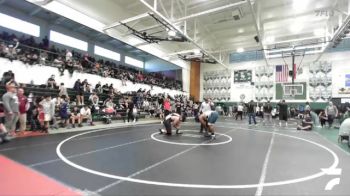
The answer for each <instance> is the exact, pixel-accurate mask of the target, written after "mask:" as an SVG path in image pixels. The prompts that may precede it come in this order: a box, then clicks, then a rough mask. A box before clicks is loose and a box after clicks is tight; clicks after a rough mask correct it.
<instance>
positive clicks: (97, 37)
mask: <svg viewBox="0 0 350 196" xmlns="http://www.w3.org/2000/svg"><path fill="white" fill-rule="evenodd" d="M1 5H2V6H7V7H9V8H12V9H15V10H17V11H20V12H23V13H24V14H26V15H28V16H30V17H35V18H38V19H41V20H45V21H48V23H49V24H51V25H52V26H58V27H63V28H65V29H68V30H70V31H72V32H76V33H79V34H82V35H84V36H86V37H87V38H88V39H89V40H90V41H93V42H96V43H102V44H103V45H104V46H105V47H108V48H110V49H115V50H117V51H119V52H122V53H124V54H126V55H129V56H131V57H134V58H137V59H140V60H143V61H145V62H148V61H150V62H157V64H156V65H155V66H152V69H150V70H149V71H163V70H173V69H180V67H178V66H177V65H175V64H173V63H170V62H167V61H164V60H162V59H159V58H158V57H156V56H154V55H151V54H149V53H147V52H145V51H142V50H140V49H138V48H136V47H134V46H131V45H129V44H126V43H124V42H123V41H121V40H118V39H115V38H113V37H111V36H109V35H107V34H105V33H102V32H99V31H96V30H94V29H91V28H89V27H86V26H84V25H82V24H79V23H77V22H75V21H72V20H70V19H68V18H65V17H63V16H60V15H58V14H56V13H53V12H51V11H48V10H45V9H43V8H41V7H39V6H37V5H35V4H32V3H28V2H26V1H23V0H6V1H2V3H1Z"/></svg>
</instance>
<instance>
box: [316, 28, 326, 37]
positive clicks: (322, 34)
mask: <svg viewBox="0 0 350 196" xmlns="http://www.w3.org/2000/svg"><path fill="white" fill-rule="evenodd" d="M324 34H325V30H324V29H321V28H320V29H314V35H315V36H319V37H321V36H324Z"/></svg>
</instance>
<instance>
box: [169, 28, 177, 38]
mask: <svg viewBox="0 0 350 196" xmlns="http://www.w3.org/2000/svg"><path fill="white" fill-rule="evenodd" d="M168 35H169V36H171V37H174V36H176V32H175V31H173V30H169V31H168Z"/></svg>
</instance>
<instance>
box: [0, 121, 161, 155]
mask: <svg viewBox="0 0 350 196" xmlns="http://www.w3.org/2000/svg"><path fill="white" fill-rule="evenodd" d="M142 126H154V124H145V125H142ZM137 127H140V126H137ZM121 128H127V127H114V128H112V127H110V128H101V129H96V130H94V131H96V132H99V131H108V130H113V129H121ZM132 131H139V130H126V131H118V132H114V133H107V134H101V135H94V136H87V137H81V138H78V139H75V140H74V141H81V140H85V139H91V138H97V137H103V136H109V135H115V134H119V133H128V132H132ZM61 140H62V139H60V140H59V141H53V142H46V143H42V144H34V145H23V146H16V147H9V148H4V149H0V152H5V151H10V150H18V149H24V148H25V149H27V148H32V147H39V146H46V145H51V144H58V143H60V141H61Z"/></svg>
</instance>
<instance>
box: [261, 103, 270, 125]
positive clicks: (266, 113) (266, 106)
mask: <svg viewBox="0 0 350 196" xmlns="http://www.w3.org/2000/svg"><path fill="white" fill-rule="evenodd" d="M263 112H264V114H263V117H264V125H265V124H266V120H267V121H268V122H269V123H270V124H272V113H271V112H272V106H271V103H270V101H267V103H266V104H264V106H263Z"/></svg>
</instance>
